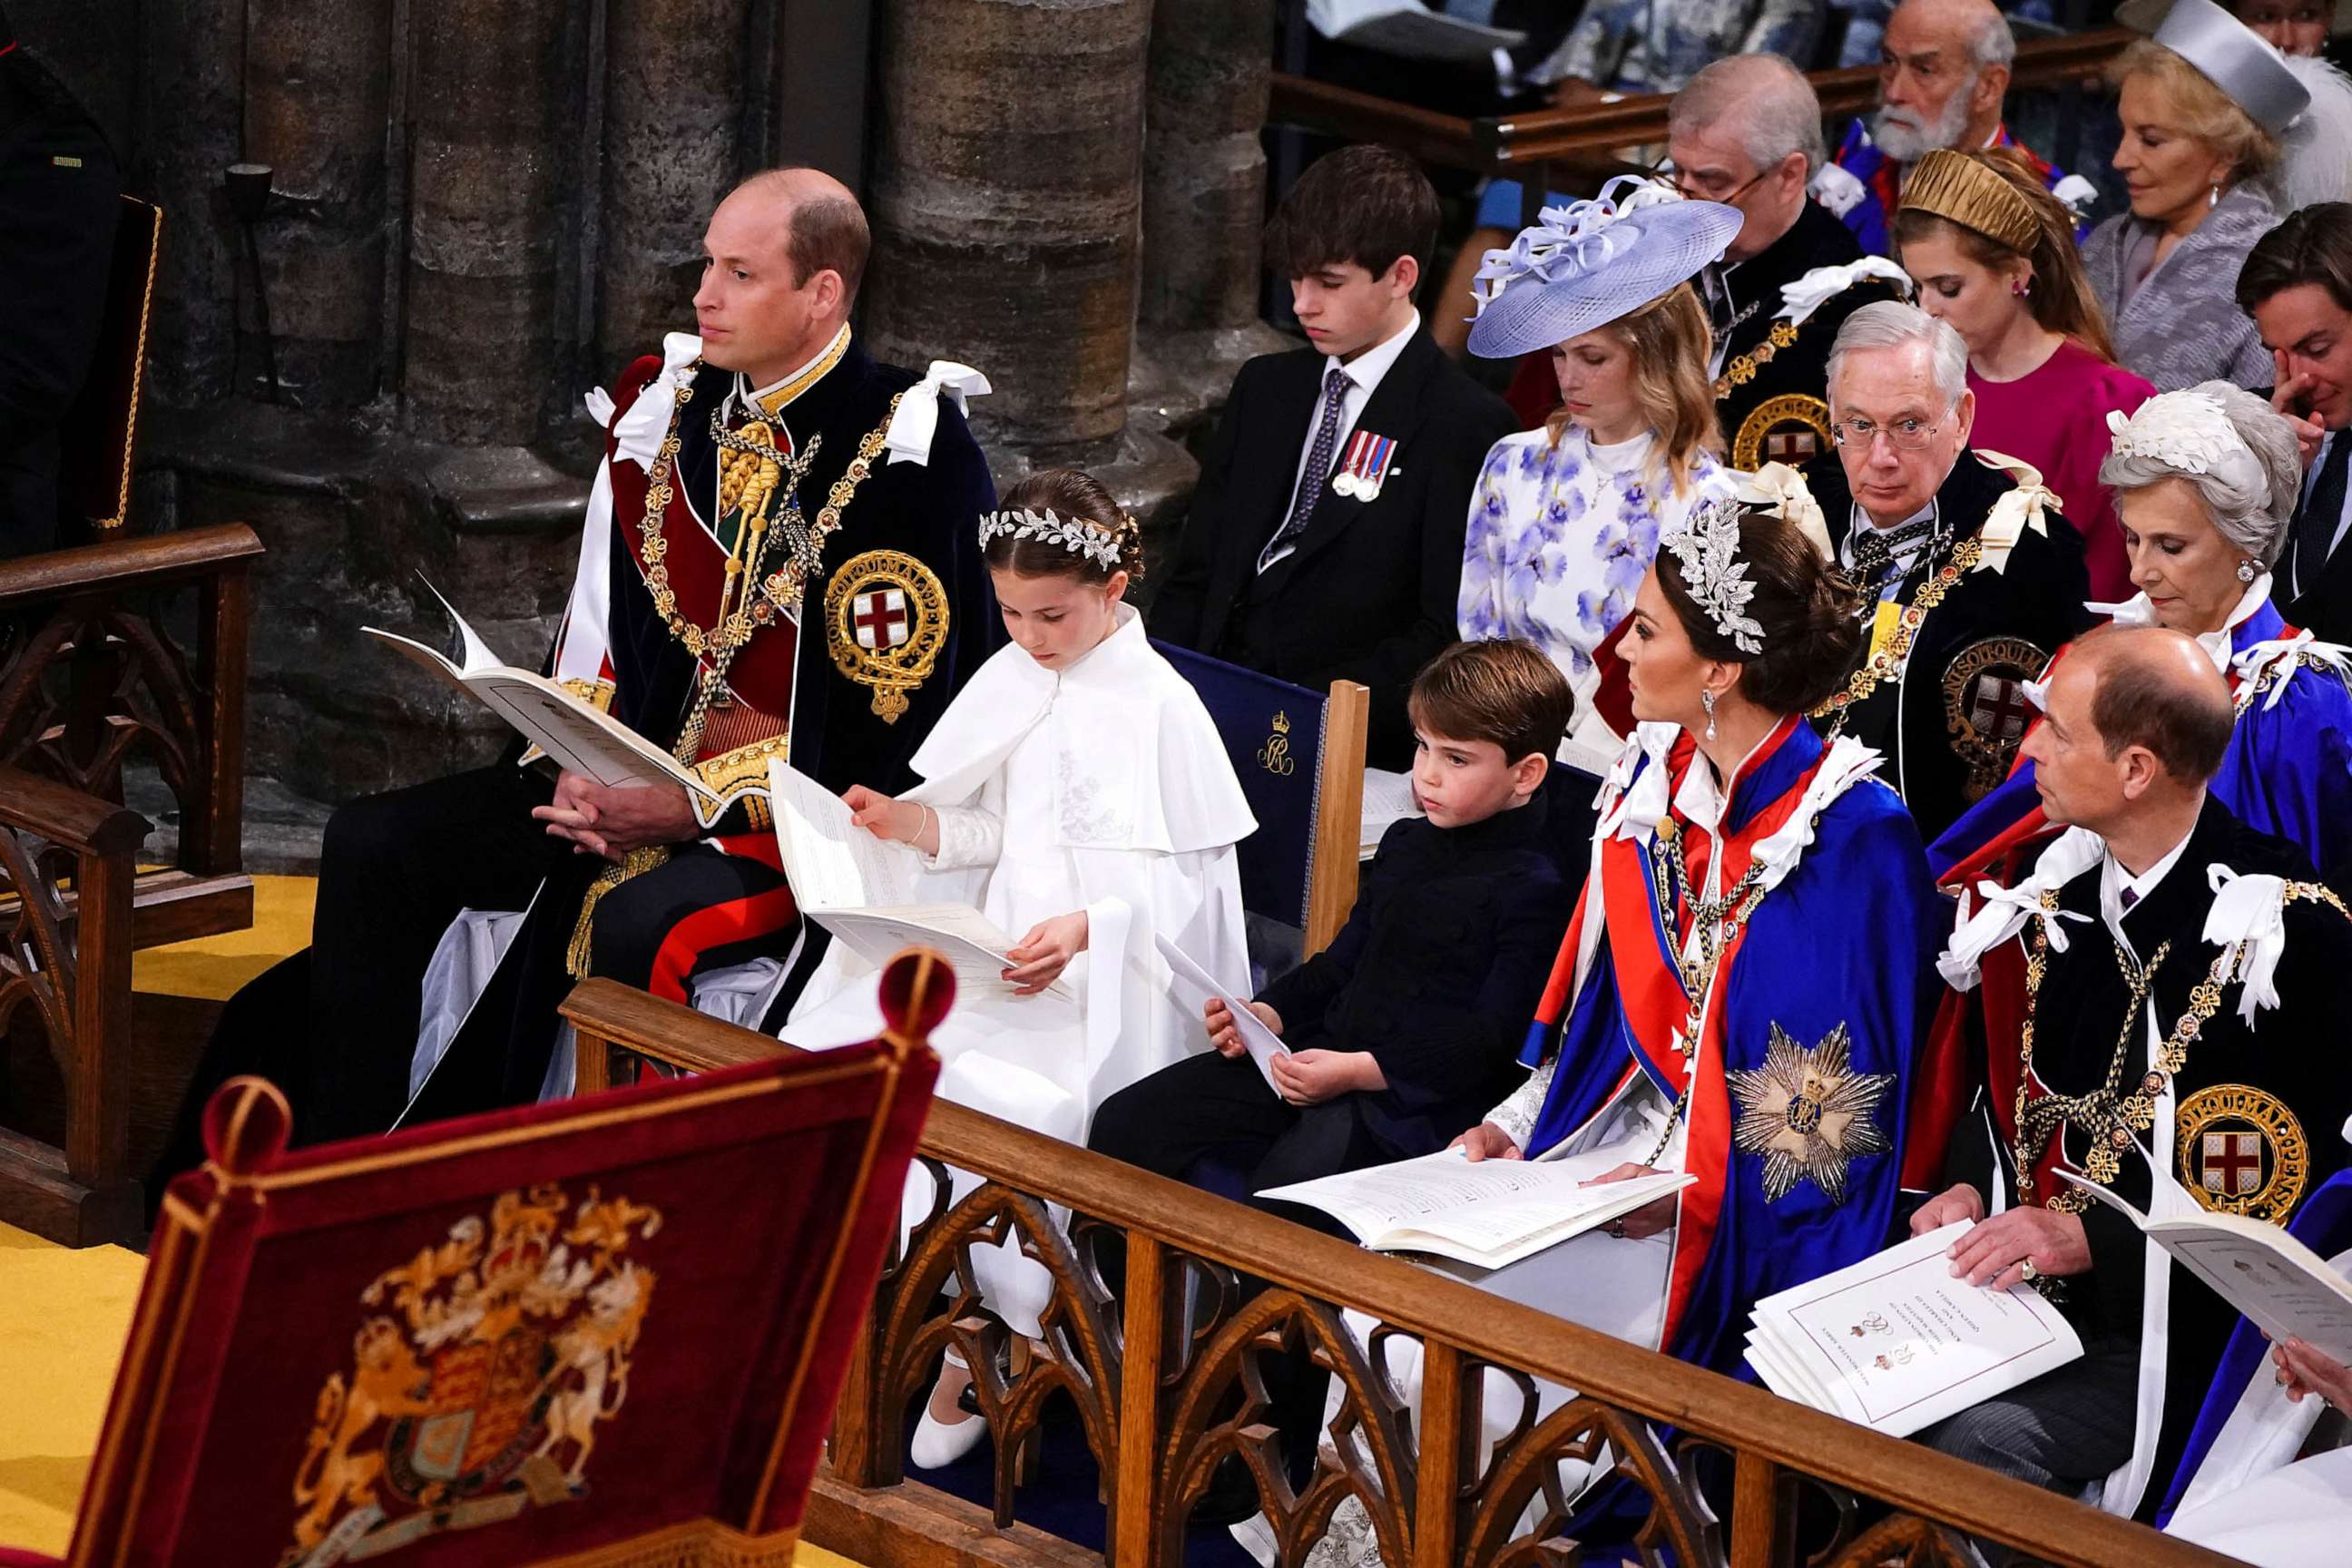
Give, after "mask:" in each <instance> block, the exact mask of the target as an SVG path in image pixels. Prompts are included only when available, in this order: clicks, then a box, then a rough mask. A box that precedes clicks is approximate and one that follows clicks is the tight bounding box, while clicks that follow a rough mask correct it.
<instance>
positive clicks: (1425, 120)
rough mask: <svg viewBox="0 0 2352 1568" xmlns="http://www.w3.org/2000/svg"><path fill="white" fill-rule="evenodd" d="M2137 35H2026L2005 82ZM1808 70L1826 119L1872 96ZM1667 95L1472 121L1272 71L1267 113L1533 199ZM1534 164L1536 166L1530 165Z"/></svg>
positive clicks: (1589, 168) (2106, 56)
mask: <svg viewBox="0 0 2352 1568" xmlns="http://www.w3.org/2000/svg"><path fill="white" fill-rule="evenodd" d="M2139 36H2140V35H2138V34H2137V33H2134V32H2130V31H2128V30H2126V29H2125V28H2121V27H2108V28H2104V29H2101V30H2100V31H2097V32H2091V33H2070V34H2067V35H2065V36H2063V37H2054V38H2032V39H2028V40H2027V41H2026V42H2024V43H2021V44H2020V45H2019V46H2018V47H2017V61H2016V64H2015V65H2014V66H2013V67H2012V68H2011V74H2010V90H2011V92H2027V91H2049V90H2057V89H2066V88H2073V87H2083V86H2089V85H2091V84H2093V83H2095V82H2096V81H2097V80H2098V79H2100V77H2101V75H2102V73H2103V72H2105V69H2106V68H2107V67H2108V65H2110V64H2111V63H2112V62H2113V61H2114V60H2115V58H2116V56H2118V55H2120V54H2121V53H2123V51H2124V49H2125V47H2126V46H2128V45H2129V44H2130V43H2131V41H2132V40H2133V39H2135V38H2137V37H2139ZM1807 80H1809V81H1811V83H1812V84H1813V90H1814V92H1815V93H1816V94H1818V95H1819V96H1820V98H1821V100H1822V116H1823V118H1824V119H1827V120H1831V121H1839V120H1843V119H1845V118H1847V117H1848V116H1851V115H1854V114H1860V113H1862V112H1864V111H1865V110H1868V109H1870V108H1871V107H1872V106H1873V105H1874V103H1875V102H1876V101H1877V94H1878V69H1877V68H1876V67H1874V66H1855V67H1852V68H1846V69H1841V70H1822V71H1813V72H1811V73H1810V74H1809V75H1808V77H1807ZM1673 102H1674V99H1673V96H1672V95H1671V94H1667V93H1652V94H1645V95H1643V96H1641V97H1637V98H1627V99H1621V100H1618V101H1617V102H1615V103H1589V104H1580V105H1579V106H1577V107H1576V108H1573V109H1539V110H1529V111H1528V112H1525V113H1519V114H1507V115H1494V116H1489V117H1487V118H1484V119H1478V120H1469V119H1464V118H1462V117H1461V116H1458V115H1451V114H1439V113H1435V112H1433V111H1432V110H1425V109H1420V108H1416V107H1414V106H1413V105H1412V104H1406V103H1398V102H1395V101H1393V100H1389V99H1382V98H1375V97H1372V96H1371V95H1370V94H1369V93H1362V92H1356V91H1352V90H1350V89H1347V88H1343V87H1335V86H1333V85H1332V84H1330V83H1328V82H1320V81H1315V80H1312V79H1307V78H1306V77H1297V76H1287V75H1276V77H1275V79H1274V92H1273V98H1272V102H1271V106H1270V108H1269V110H1268V111H1267V121H1268V122H1269V123H1271V124H1275V125H1291V126H1297V127H1299V128H1301V129H1304V130H1309V131H1321V132H1327V133H1328V134H1330V135H1334V136H1344V137H1346V138H1348V139H1349V140H1350V141H1359V142H1383V143H1386V144H1387V145H1389V146H1392V147H1395V148H1396V149H1398V150H1399V151H1400V152H1402V153H1407V154H1409V155H1411V156H1412V157H1414V158H1418V159H1420V160H1421V161H1422V162H1423V163H1431V164H1434V165H1436V166H1438V167H1440V168H1448V169H1469V170H1475V171H1476V172H1478V173H1481V174H1509V175H1513V176H1515V177H1516V176H1517V175H1519V174H1527V175H1528V187H1529V190H1530V192H1531V193H1532V195H1531V199H1535V200H1540V196H1541V193H1542V192H1543V191H1544V190H1546V189H1551V190H1570V189H1591V188H1592V187H1593V186H1595V185H1597V184H1598V183H1599V182H1600V181H1601V179H1603V178H1605V177H1607V176H1608V175H1609V174H1612V173H1615V172H1617V171H1619V170H1620V169H1622V167H1624V165H1622V163H1619V162H1618V160H1617V159H1615V158H1614V157H1612V155H1611V154H1612V151H1613V150H1615V149H1619V148H1623V147H1632V146H1643V145H1648V144H1654V143H1658V142H1664V141H1665V139H1666V111H1667V110H1668V108H1669V107H1670V106H1671V105H1672V104H1673ZM2062 161H2063V160H2062ZM1531 166H1533V167H1534V168H1535V170H1536V172H1535V173H1532V174H1528V170H1529V169H1530V167H1531ZM1529 216H1530V218H1532V216H1533V215H1532V213H1530V215H1529Z"/></svg>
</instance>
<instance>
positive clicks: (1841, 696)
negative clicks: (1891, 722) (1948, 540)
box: [1812, 538, 1984, 736]
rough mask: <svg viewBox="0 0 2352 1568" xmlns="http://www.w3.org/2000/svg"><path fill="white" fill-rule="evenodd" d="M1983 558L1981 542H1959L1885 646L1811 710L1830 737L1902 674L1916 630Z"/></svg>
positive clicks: (1923, 588) (1915, 600)
mask: <svg viewBox="0 0 2352 1568" xmlns="http://www.w3.org/2000/svg"><path fill="white" fill-rule="evenodd" d="M1983 556H1984V546H1983V544H1982V542H1979V540H1976V539H1973V538H1970V539H1964V540H1962V541H1961V542H1960V544H1959V547H1958V549H1956V550H1954V551H1953V552H1952V558H1951V559H1950V560H1949V561H1948V562H1946V563H1944V565H1943V568H1942V569H1941V570H1940V571H1938V572H1937V574H1935V575H1934V576H1933V577H1930V578H1928V579H1927V582H1926V583H1924V584H1920V587H1919V593H1918V595H1917V596H1916V597H1915V598H1914V599H1913V600H1912V601H1911V603H1910V604H1909V605H1906V607H1905V608H1904V611H1903V615H1902V617H1901V618H1900V619H1899V620H1897V621H1896V622H1895V630H1894V633H1893V634H1892V635H1891V636H1889V637H1887V639H1886V646H1885V647H1883V648H1880V649H1879V650H1878V651H1877V652H1876V653H1874V654H1873V655H1871V656H1870V658H1867V659H1865V660H1864V662H1863V666H1862V668H1860V669H1857V670H1855V671H1854V672H1853V678H1852V679H1849V680H1848V681H1847V682H1846V683H1845V689H1844V690H1843V691H1837V692H1832V694H1831V695H1830V698H1829V700H1827V701H1825V702H1823V703H1822V705H1821V706H1820V707H1818V708H1816V709H1814V710H1813V713H1812V716H1813V717H1814V718H1816V719H1828V720H1831V721H1832V724H1831V725H1830V733H1831V735H1832V736H1834V735H1836V734H1837V733H1838V732H1839V731H1841V730H1843V729H1844V728H1845V721H1846V714H1847V711H1848V710H1850V709H1852V708H1853V705H1854V704H1855V703H1857V702H1860V701H1862V700H1864V699H1866V698H1867V697H1869V695H1870V694H1871V693H1872V692H1873V691H1875V690H1876V689H1878V686H1879V683H1880V682H1881V681H1883V680H1885V679H1887V678H1889V677H1890V676H1896V675H1900V674H1901V673H1902V670H1903V667H1904V665H1905V664H1906V662H1907V661H1908V660H1909V659H1910V658H1911V644H1912V642H1913V641H1914V640H1915V639H1916V638H1917V637H1918V636H1919V628H1920V627H1921V626H1924V625H1926V624H1927V612H1928V611H1930V610H1932V609H1934V608H1935V607H1936V606H1937V605H1940V604H1942V603H1943V602H1944V595H1947V594H1948V593H1950V592H1951V591H1952V584H1955V583H1957V582H1958V581H1959V580H1960V578H1961V577H1962V576H1963V575H1964V574H1967V573H1969V571H1971V570H1973V569H1974V568H1975V566H1976V563H1978V562H1979V560H1981V559H1983Z"/></svg>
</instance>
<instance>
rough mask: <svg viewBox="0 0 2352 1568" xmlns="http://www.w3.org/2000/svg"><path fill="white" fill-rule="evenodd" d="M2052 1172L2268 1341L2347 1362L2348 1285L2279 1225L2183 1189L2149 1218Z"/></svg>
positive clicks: (2351, 1337)
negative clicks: (2170, 1207) (2134, 1230)
mask: <svg viewBox="0 0 2352 1568" xmlns="http://www.w3.org/2000/svg"><path fill="white" fill-rule="evenodd" d="M2058 1174H2059V1175H2061V1176H2062V1177H2063V1178H2065V1179H2066V1180H2067V1181H2070V1182H2073V1183H2074V1184H2075V1185H2076V1186H2078V1187H2080V1188H2082V1189H2083V1190H2084V1192H2086V1193H2088V1194H2091V1196H2093V1197H2095V1198H2096V1199H2098V1201H2099V1202H2101V1203H2103V1204H2105V1205H2107V1206H2108V1207H2109V1208H2111V1209H2114V1210H2115V1211H2116V1212H2117V1213H2118V1214H2121V1215H2124V1217H2126V1219H2128V1220H2130V1221H2131V1222H2132V1224H2134V1225H2136V1226H2139V1228H2140V1230H2141V1231H2142V1232H2143V1233H2145V1234H2146V1235H2147V1238H2148V1239H2149V1240H2150V1241H2152V1242H2154V1243H2156V1244H2157V1246H2158V1247H2162V1248H2164V1250H2165V1251H2166V1252H2168V1253H2169V1254H2171V1255H2172V1260H2173V1261H2174V1262H2175V1263H2178V1264H2179V1265H2180V1267H2182V1268H2186V1269H2188V1270H2189V1272H2190V1273H2191V1274H2194V1275H2196V1276H2197V1278H2199V1279H2202V1280H2203V1281H2205V1283H2206V1284H2208V1285H2210V1286H2211V1287H2212V1288H2213V1292H2214V1294H2216V1295H2218V1296H2220V1297H2221V1299H2222V1300H2225V1301H2227V1302H2229V1303H2230V1305H2231V1306H2232V1307H2235V1308H2237V1309H2238V1310H2239V1311H2241V1312H2242V1313H2244V1314H2245V1315H2246V1319H2247V1321H2249V1322H2252V1324H2253V1325H2254V1327H2256V1328H2258V1329H2260V1330H2262V1331H2263V1332H2264V1333H2266V1334H2268V1335H2270V1337H2271V1338H2272V1339H2273V1340H2281V1341H2284V1340H2286V1339H2288V1338H2290V1337H2292V1338H2294V1339H2299V1340H2301V1341H2303V1342H2305V1344H2308V1345H2310V1346H2311V1347H2312V1348H2313V1349H2315V1350H2317V1351H2320V1352H2324V1353H2326V1354H2327V1355H2331V1356H2333V1357H2335V1358H2336V1360H2337V1361H2340V1362H2352V1284H2347V1283H2346V1282H2345V1279H2344V1277H2343V1276H2342V1275H2341V1274H2339V1273H2337V1272H2336V1270H2335V1269H2334V1268H2331V1267H2330V1266H2329V1265H2328V1262H2327V1259H2326V1258H2322V1257H2320V1256H2319V1254H2317V1253H2316V1252H2314V1251H2312V1250H2311V1248H2309V1247H2305V1245H2304V1244H2303V1243H2301V1242H2300V1241H2297V1240H2296V1239H2295V1238H2294V1237H2291V1236H2289V1235H2288V1234H2287V1233H2286V1232H2285V1231H2284V1230H2282V1229H2281V1228H2279V1227H2278V1226H2274V1225H2271V1224H2269V1223H2267V1222H2266V1221H2263V1220H2258V1219H2249V1218H2248V1217H2247V1216H2245V1215H2235V1214H2223V1213H2221V1212H2219V1211H2214V1210H2208V1209H2205V1208H2202V1207H2200V1206H2198V1205H2197V1204H2196V1200H2195V1199H2193V1198H2190V1197H2188V1196H2187V1195H2186V1194H2183V1195H2182V1197H2181V1199H2180V1203H2179V1205H2175V1206H2176V1207H2178V1208H2179V1210H2180V1212H2178V1213H2176V1214H2173V1215H2169V1216H2168V1217H2167V1218H2164V1219H2150V1218H2149V1217H2148V1216H2147V1215H2144V1214H2142V1213H2141V1212H2140V1211H2139V1210H2138V1209H2137V1208H2134V1207H2133V1206H2132V1205H2130V1204H2129V1203H2127V1202H2126V1201H2125V1200H2124V1199H2122V1198H2119V1197H2117V1196H2116V1194H2113V1193H2111V1192H2109V1191H2107V1189H2106V1188H2105V1187H2103V1186H2101V1185H2099V1184H2097V1183H2096V1182H2086V1181H2084V1180H2083V1179H2082V1178H2080V1177H2079V1176H2076V1175H2075V1174H2074V1173H2073V1172H2072V1171H2061V1172H2059V1173H2058ZM2160 1179H2163V1180H2169V1179H2170V1178H2168V1177H2164V1178H2160Z"/></svg>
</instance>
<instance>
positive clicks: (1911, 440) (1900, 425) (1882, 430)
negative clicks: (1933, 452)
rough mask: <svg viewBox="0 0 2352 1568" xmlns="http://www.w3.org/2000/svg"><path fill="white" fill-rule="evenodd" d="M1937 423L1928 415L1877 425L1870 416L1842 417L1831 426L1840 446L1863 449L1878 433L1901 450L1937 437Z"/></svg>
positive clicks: (1833, 438) (1866, 449) (1921, 444)
mask: <svg viewBox="0 0 2352 1568" xmlns="http://www.w3.org/2000/svg"><path fill="white" fill-rule="evenodd" d="M1936 430H1937V426H1933V425H1930V424H1928V423H1927V421H1926V420H1925V419H1897V420H1895V422H1894V423H1892V424H1890V425H1874V424H1872V423H1871V422H1870V421H1869V420H1867V419H1840V420H1837V421H1834V422H1833V423H1832V425H1831V426H1830V439H1831V440H1832V441H1834V442H1836V443H1837V444H1838V445H1839V446H1841V447H1861V448H1862V449H1863V450H1864V451H1868V450H1869V449H1870V444H1871V442H1872V441H1874V440H1875V439H1876V438H1877V437H1881V436H1884V437H1886V444H1887V445H1888V446H1890V447H1894V448H1895V450H1896V451H1898V452H1916V451H1918V450H1919V449H1920V448H1922V447H1925V446H1927V443H1928V442H1930V441H1932V440H1934V439H1935V438H1936Z"/></svg>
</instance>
